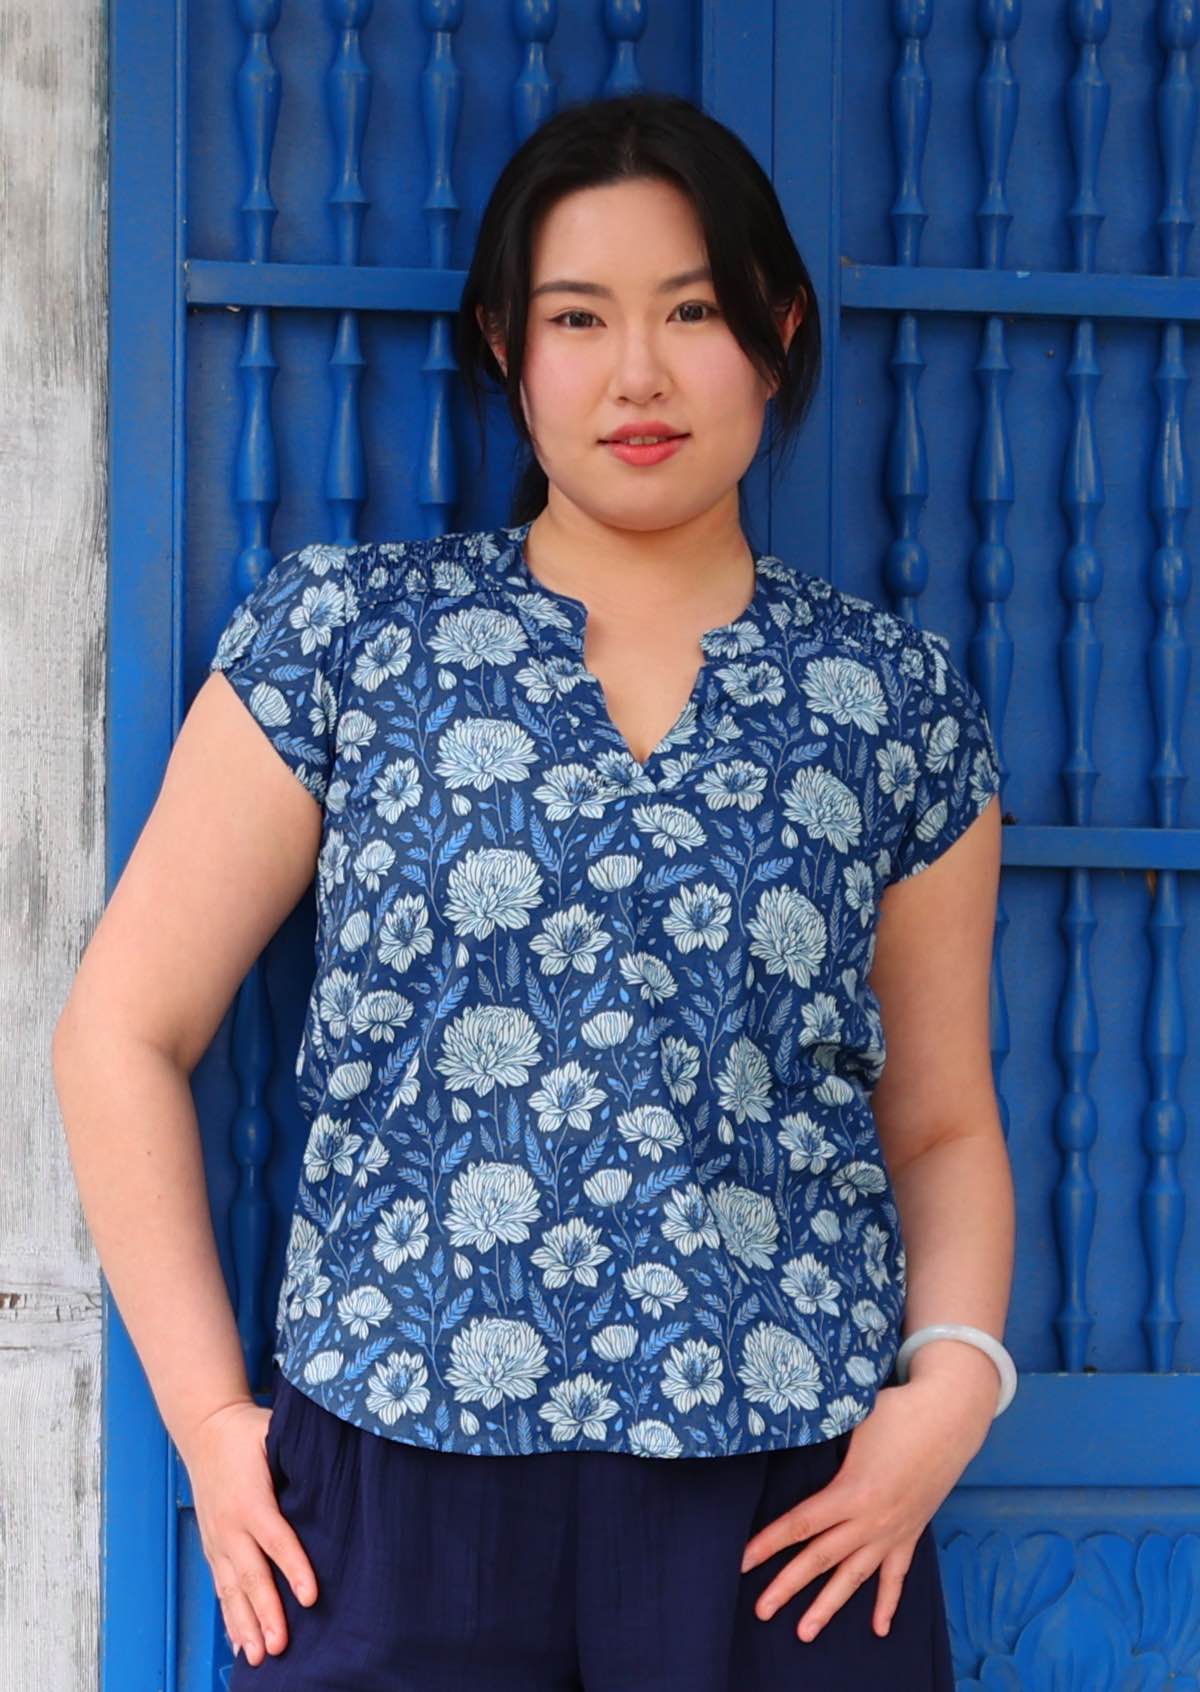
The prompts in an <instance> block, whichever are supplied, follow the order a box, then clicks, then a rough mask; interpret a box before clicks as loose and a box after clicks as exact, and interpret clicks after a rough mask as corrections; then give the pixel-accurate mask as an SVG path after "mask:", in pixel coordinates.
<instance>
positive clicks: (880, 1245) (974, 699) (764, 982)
mask: <svg viewBox="0 0 1200 1692" xmlns="http://www.w3.org/2000/svg"><path fill="white" fill-rule="evenodd" d="M528 529H529V524H523V525H518V526H515V527H508V528H500V529H493V530H478V531H473V532H461V533H456V534H448V535H443V536H441V537H439V538H437V539H433V540H413V541H403V542H397V543H386V542H382V541H380V542H366V543H363V544H361V545H354V546H334V545H321V544H314V545H309V546H305V547H303V548H301V549H300V550H299V551H296V552H291V553H288V554H287V555H286V556H285V557H283V558H282V559H281V560H280V562H279V563H278V565H277V566H276V567H275V569H274V570H272V571H271V573H270V574H269V575H268V576H267V577H266V578H265V580H264V581H263V582H262V583H261V584H260V585H259V586H257V587H256V588H255V589H254V590H253V591H252V592H251V593H250V594H248V595H247V596H246V598H245V599H244V600H243V601H242V602H241V603H240V604H239V605H238V606H237V607H236V609H235V610H234V612H233V614H232V616H231V617H230V619H229V621H228V623H227V625H226V627H225V629H224V632H223V634H222V635H221V639H220V644H219V646H218V648H217V650H216V653H215V656H214V657H213V659H212V662H211V666H210V667H211V669H213V670H221V671H223V672H224V674H225V675H226V677H227V678H228V680H229V681H230V682H231V683H232V685H233V687H234V688H235V689H236V690H237V692H238V693H239V694H240V695H241V697H242V698H243V700H244V701H245V703H246V705H247V706H248V708H249V710H250V712H251V713H252V714H253V716H254V717H255V719H256V720H257V721H258V723H259V724H260V725H261V727H262V729H263V731H264V733H265V734H266V735H268V736H269V738H270V740H271V741H272V743H273V744H274V746H275V748H276V749H277V751H278V753H279V755H280V757H282V758H283V760H284V761H285V762H286V764H287V765H288V766H289V767H290V769H291V770H292V771H293V772H294V773H295V775H296V777H297V779H298V780H299V781H301V782H302V783H303V784H304V786H305V787H306V788H307V789H308V790H309V792H310V793H312V794H313V796H314V797H315V798H316V799H317V800H319V801H320V802H321V804H322V808H323V819H322V844H321V848H320V854H319V860H318V864H317V871H316V887H315V897H316V903H317V916H318V931H317V940H316V974H315V979H314V983H313V988H312V994H311V998H310V1000H309V1003H308V1008H307V1014H306V1021H305V1029H304V1034H303V1038H302V1040H301V1044H300V1050H299V1053H298V1056H297V1060H296V1075H297V1078H298V1083H299V1089H300V1097H301V1100H302V1103H303V1105H304V1107H305V1113H306V1117H307V1119H308V1120H309V1123H310V1129H309V1134H308V1140H307V1144H306V1148H305V1152H304V1161H303V1170H302V1177H301V1180H300V1185H299V1191H298V1194H297V1199H296V1206H295V1210H294V1213H293V1216H292V1219H291V1227H290V1233H289V1237H288V1246H287V1259H286V1268H285V1273H284V1278H283V1281H282V1284H281V1286H280V1290H279V1301H278V1309H277V1318H276V1320H277V1344H276V1348H275V1352H274V1356H275V1359H276V1361H278V1362H279V1364H280V1367H281V1369H282V1372H283V1374H284V1375H285V1376H286V1377H287V1379H288V1380H290V1381H291V1382H292V1383H293V1384H294V1385H295V1386H296V1387H298V1388H299V1389H300V1390H301V1391H303V1392H305V1393H306V1394H307V1395H308V1396H309V1397H310V1398H312V1399H314V1400H316V1402H317V1403H319V1404H321V1405H322V1406H324V1407H325V1408H326V1409H328V1410H330V1411H331V1412H333V1413H334V1414H335V1415H337V1416H339V1417H342V1418H344V1419H346V1420H349V1421H350V1422H352V1423H354V1424H356V1425H357V1426H359V1427H362V1428H366V1429H369V1430H371V1431H373V1432H376V1433H380V1434H384V1435H386V1436H387V1437H389V1438H391V1439H398V1440H402V1441H407V1442H409V1443H413V1444H419V1445H423V1446H427V1447H432V1448H436V1449H439V1450H445V1451H464V1452H474V1453H491V1454H503V1453H526V1452H537V1451H560V1450H604V1451H626V1452H632V1453H636V1454H638V1455H641V1456H646V1457H692V1456H710V1455H721V1454H727V1453H735V1452H747V1451H756V1450H764V1449H769V1448H773V1447H781V1446H795V1445H805V1444H809V1443H811V1442H812V1441H815V1440H821V1439H828V1438H832V1437H833V1436H835V1435H837V1434H839V1433H842V1432H844V1431H845V1430H847V1429H849V1428H850V1427H852V1426H853V1425H854V1424H855V1423H857V1422H859V1421H860V1420H861V1419H862V1418H863V1417H864V1416H865V1415H866V1414H867V1413H868V1411H869V1410H870V1409H871V1406H872V1403H873V1401H874V1398H875V1395H876V1392H877V1391H878V1389H879V1388H880V1386H881V1385H882V1384H883V1383H884V1382H885V1381H886V1380H887V1378H888V1376H889V1374H890V1373H891V1369H892V1365H893V1361H894V1357H895V1353H896V1350H897V1349H898V1345H899V1337H900V1327H901V1319H902V1315H903V1307H904V1298H905V1271H904V1250H903V1246H902V1242H901V1233H900V1224H899V1214H898V1211H897V1207H896V1204H895V1199H894V1194H893V1192H892V1188H891V1184H890V1181H889V1176H888V1171H887V1168H886V1166H885V1163H884V1159H883V1155H882V1151H881V1147H880V1144H879V1140H878V1137H877V1133H876V1126H875V1120H874V1117H873V1114H872V1110H871V1103H870V1095H871V1091H872V1088H873V1086H874V1085H875V1083H876V1082H877V1081H878V1079H879V1076H880V1074H881V1071H882V1069H883V1063H884V1055H885V1048H884V1040H883V1032H882V1023H881V1019H880V1015H879V1004H878V1000H877V999H876V997H875V995H874V994H873V993H872V991H871V988H870V987H869V986H868V984H867V974H868V971H869V969H870V966H871V961H872V956H873V952H874V944H875V924H876V918H877V914H878V908H879V897H880V894H881V893H882V892H883V890H884V888H885V887H887V886H888V885H889V884H890V883H891V882H894V881H898V880H900V879H902V878H903V877H905V876H908V875H911V874H913V873H914V872H916V871H918V870H920V869H922V868H923V867H924V866H925V865H926V864H928V863H929V862H930V861H931V860H932V859H934V858H936V857H937V856H938V855H939V853H941V852H943V851H945V850H946V848H947V847H948V846H949V845H950V844H951V843H952V842H953V841H954V840H955V839H956V838H957V837H958V836H959V835H960V834H961V833H962V832H963V830H964V829H965V828H966V827H967V826H968V825H969V824H970V823H971V822H972V820H973V819H974V818H975V817H976V816H977V815H978V814H979V812H980V811H982V809H983V808H984V806H985V805H986V804H987V802H988V800H989V799H990V798H991V796H992V795H993V794H994V793H995V792H996V790H997V788H998V786H999V772H998V763H997V757H996V750H995V746H994V743H993V740H992V735H991V730H990V727H989V725H988V721H987V718H986V716H985V713H984V708H983V706H982V704H981V701H980V699H979V696H978V694H977V693H976V692H975V690H974V688H973V687H972V686H971V685H970V683H969V682H968V681H967V680H966V679H965V678H964V676H963V675H962V674H961V673H960V671H959V670H957V669H956V668H955V667H954V666H953V665H952V664H951V663H950V661H949V659H948V657H947V651H948V643H947V642H946V640H945V638H944V637H943V636H941V635H940V634H937V633H934V632H933V631H930V630H921V629H918V628H916V627H913V626H912V625H910V624H908V623H907V622H905V621H904V620H903V619H901V618H899V617H897V616H895V615H893V614H892V613H890V612H886V611H883V610H881V609H880V608H879V607H877V606H875V605H873V604H871V603H870V602H869V601H867V600H864V599H859V598H856V597H854V596H852V595H850V594H847V593H844V592H840V591H839V590H837V589H836V588H834V587H832V586H831V585H830V584H829V583H828V582H826V581H825V580H824V578H822V577H819V576H814V575H806V574H803V573H802V572H800V571H797V570H793V569H790V568H788V567H787V566H785V565H784V564H783V563H782V562H781V561H780V559H778V558H777V557H774V556H773V555H770V554H764V555H761V556H759V557H758V558H757V559H756V561H755V563H756V578H757V580H756V587H755V591H754V596H753V599H752V602H751V604H750V605H749V606H748V607H747V609H746V610H745V611H744V613H743V614H742V615H741V616H739V617H738V618H736V619H735V620H734V621H732V622H730V623H728V624H725V625H723V626H722V627H719V628H714V629H710V630H708V631H707V633H705V634H704V635H703V636H702V637H701V643H700V644H701V648H702V651H703V655H704V662H703V663H702V664H701V666H700V670H699V674H698V675H697V678H696V682H695V686H694V688H693V691H692V695H691V697H690V699H689V700H688V702H687V704H686V706H685V707H684V709H683V710H682V711H681V713H680V715H679V717H678V719H677V721H676V722H675V724H674V725H673V727H672V728H671V730H670V731H669V732H668V733H667V734H666V735H664V737H663V738H662V740H661V741H660V742H659V743H658V745H657V746H656V747H655V748H654V750H653V751H652V752H651V753H650V755H649V757H648V758H647V759H646V761H645V762H644V763H641V764H639V763H638V762H637V761H636V760H635V759H634V757H633V756H632V754H631V753H630V751H629V749H628V747H627V745H626V743H625V741H624V739H623V737H622V735H621V733H620V732H619V730H618V729H617V727H616V725H615V724H614V722H613V721H612V719H611V718H610V716H609V715H608V712H607V709H606V705H605V698H604V693H603V690H602V687H601V685H600V682H599V680H598V678H597V677H596V676H595V675H593V674H592V673H591V672H590V671H589V670H588V669H587V668H586V667H585V665H584V662H583V654H584V625H585V620H586V615H587V613H586V608H585V606H584V604H583V603H582V602H581V601H580V600H577V599H574V598H570V597H568V596H566V595H564V594H561V593H558V592H555V591H552V590H551V589H549V588H546V587H543V586H542V585H541V583H540V582H539V580H538V579H537V578H536V577H535V576H534V575H533V574H532V572H531V570H530V568H529V565H528V562H527V560H526V558H525V552H524V540H525V536H526V534H527V532H528Z"/></svg>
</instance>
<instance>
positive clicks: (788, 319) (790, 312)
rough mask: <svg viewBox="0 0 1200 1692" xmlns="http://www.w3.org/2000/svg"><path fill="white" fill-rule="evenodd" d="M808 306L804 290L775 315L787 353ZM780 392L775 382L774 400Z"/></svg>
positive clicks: (773, 385) (773, 384) (772, 385)
mask: <svg viewBox="0 0 1200 1692" xmlns="http://www.w3.org/2000/svg"><path fill="white" fill-rule="evenodd" d="M806 304H807V301H806V299H805V294H804V290H803V288H802V289H801V290H800V292H799V293H798V294H797V295H796V298H795V299H794V300H793V301H792V303H791V304H790V305H788V306H782V307H780V309H779V310H778V311H777V312H776V314H775V315H776V318H777V319H779V320H780V321H779V334H780V338H781V339H782V341H783V350H784V351H785V352H786V351H787V349H788V348H789V347H790V346H791V344H792V336H793V335H794V334H795V333H796V330H797V329H798V328H799V327H800V325H801V323H803V321H804V312H805V307H806ZM778 392H779V383H778V382H773V383H772V384H771V398H772V399H773V398H774V397H775V395H776V394H777V393H778Z"/></svg>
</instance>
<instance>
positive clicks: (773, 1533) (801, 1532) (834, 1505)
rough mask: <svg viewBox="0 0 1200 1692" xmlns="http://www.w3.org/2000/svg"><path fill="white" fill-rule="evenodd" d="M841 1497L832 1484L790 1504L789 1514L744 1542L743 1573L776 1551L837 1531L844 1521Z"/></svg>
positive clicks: (786, 1513)
mask: <svg viewBox="0 0 1200 1692" xmlns="http://www.w3.org/2000/svg"><path fill="white" fill-rule="evenodd" d="M831 1493H832V1494H833V1496H832V1497H831V1496H830V1494H831ZM843 1495H844V1488H838V1489H837V1491H836V1492H835V1491H834V1486H833V1483H831V1484H830V1485H829V1486H823V1487H822V1488H821V1490H820V1492H812V1493H809V1495H808V1497H807V1498H802V1499H801V1500H800V1502H799V1503H798V1504H793V1505H792V1507H791V1509H790V1510H785V1511H784V1512H783V1514H782V1515H781V1516H776V1517H775V1520H774V1521H773V1522H768V1523H767V1525H766V1526H765V1527H762V1528H759V1530H758V1532H757V1533H756V1534H753V1535H752V1536H751V1537H750V1538H749V1539H748V1540H747V1541H746V1548H745V1550H744V1551H743V1553H742V1573H743V1574H745V1573H747V1571H748V1570H750V1569H753V1568H756V1567H757V1566H758V1564H759V1563H765V1562H766V1560H767V1558H768V1557H773V1556H774V1555H775V1553H776V1551H783V1550H785V1549H786V1547H787V1546H789V1545H800V1544H802V1543H803V1542H804V1540H806V1539H811V1538H812V1537H813V1535H814V1534H817V1533H820V1532H822V1531H823V1529H825V1528H829V1527H836V1526H837V1524H838V1523H839V1522H841V1521H844V1520H845V1519H846V1505H845V1501H844V1496H843Z"/></svg>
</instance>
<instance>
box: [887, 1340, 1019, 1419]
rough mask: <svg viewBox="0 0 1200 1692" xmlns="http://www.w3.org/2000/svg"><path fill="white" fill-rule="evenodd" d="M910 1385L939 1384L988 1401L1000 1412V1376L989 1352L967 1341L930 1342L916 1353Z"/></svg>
mask: <svg viewBox="0 0 1200 1692" xmlns="http://www.w3.org/2000/svg"><path fill="white" fill-rule="evenodd" d="M908 1378H909V1380H910V1381H939V1382H941V1383H942V1384H943V1385H944V1386H945V1387H946V1388H947V1389H948V1390H950V1391H953V1392H955V1393H961V1394H966V1395H969V1396H970V1397H978V1398H980V1399H982V1400H985V1401H986V1402H987V1403H988V1405H989V1407H990V1409H992V1410H994V1409H995V1408H996V1399H997V1395H998V1393H999V1391H1000V1373H999V1370H998V1369H997V1368H996V1365H995V1364H994V1363H993V1362H992V1360H991V1358H990V1357H989V1356H988V1355H987V1353H986V1352H985V1351H981V1350H980V1349H979V1347H978V1346H976V1345H968V1344H966V1343H965V1342H964V1341H963V1340H956V1339H934V1340H927V1341H926V1342H925V1344H924V1345H920V1346H918V1347H917V1349H916V1350H915V1351H914V1352H913V1354H912V1357H911V1359H910V1360H909V1365H908Z"/></svg>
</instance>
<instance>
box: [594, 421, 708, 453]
mask: <svg viewBox="0 0 1200 1692" xmlns="http://www.w3.org/2000/svg"><path fill="white" fill-rule="evenodd" d="M686 432H687V431H686V430H684V429H672V427H671V425H670V424H669V423H659V422H656V421H655V419H653V418H651V420H650V421H649V422H648V423H622V425H621V427H620V428H619V429H615V430H614V431H613V433H612V434H611V435H603V436H602V437H601V443H600V444H601V445H602V446H603V445H606V444H607V443H608V442H609V441H625V440H628V439H629V437H630V435H665V436H666V437H667V439H668V440H672V441H677V440H680V439H682V437H683V435H684V434H686Z"/></svg>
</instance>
